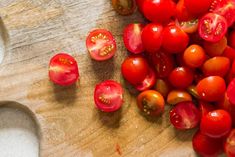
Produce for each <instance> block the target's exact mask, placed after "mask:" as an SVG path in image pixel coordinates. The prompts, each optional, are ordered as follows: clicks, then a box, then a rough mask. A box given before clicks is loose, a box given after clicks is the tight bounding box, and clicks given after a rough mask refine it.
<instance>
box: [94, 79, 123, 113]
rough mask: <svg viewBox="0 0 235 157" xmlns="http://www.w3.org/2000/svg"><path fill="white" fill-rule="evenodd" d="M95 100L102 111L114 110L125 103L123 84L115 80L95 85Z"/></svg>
mask: <svg viewBox="0 0 235 157" xmlns="http://www.w3.org/2000/svg"><path fill="white" fill-rule="evenodd" d="M94 100H95V105H96V107H97V108H98V109H100V110H101V111H104V112H114V111H116V110H118V109H119V108H120V107H121V106H122V104H123V89H122V86H121V85H120V84H119V83H117V82H116V81H113V80H106V81H104V82H101V83H99V84H97V85H96V87H95V91H94Z"/></svg>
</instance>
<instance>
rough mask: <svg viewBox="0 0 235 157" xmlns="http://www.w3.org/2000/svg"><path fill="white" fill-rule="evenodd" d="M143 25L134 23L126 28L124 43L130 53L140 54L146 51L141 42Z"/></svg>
mask: <svg viewBox="0 0 235 157" xmlns="http://www.w3.org/2000/svg"><path fill="white" fill-rule="evenodd" d="M143 28H144V25H143V24H140V23H133V24H129V25H127V26H126V27H125V28H124V31H123V41H124V45H125V47H126V48H127V49H128V51H130V52H132V53H134V54H139V53H141V52H143V51H144V46H143V43H142V40H141V34H142V30H143Z"/></svg>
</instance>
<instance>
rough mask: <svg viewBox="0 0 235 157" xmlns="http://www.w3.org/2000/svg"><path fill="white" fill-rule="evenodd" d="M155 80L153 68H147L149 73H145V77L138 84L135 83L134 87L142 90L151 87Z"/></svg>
mask: <svg viewBox="0 0 235 157" xmlns="http://www.w3.org/2000/svg"><path fill="white" fill-rule="evenodd" d="M155 82H156V74H155V72H154V70H152V69H151V68H149V73H148V74H147V76H146V77H145V79H144V80H143V81H142V82H140V83H139V84H137V85H135V88H136V89H137V90H139V91H144V90H147V89H150V88H152V87H153V86H154V84H155Z"/></svg>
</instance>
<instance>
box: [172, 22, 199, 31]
mask: <svg viewBox="0 0 235 157" xmlns="http://www.w3.org/2000/svg"><path fill="white" fill-rule="evenodd" d="M176 25H178V26H179V27H180V28H181V29H182V30H183V31H184V32H185V33H195V32H196V31H197V29H198V19H193V20H189V21H181V22H179V21H177V20H176Z"/></svg>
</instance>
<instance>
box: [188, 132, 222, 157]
mask: <svg viewBox="0 0 235 157" xmlns="http://www.w3.org/2000/svg"><path fill="white" fill-rule="evenodd" d="M192 144H193V149H194V151H195V152H197V153H198V154H199V155H200V156H202V157H216V156H219V155H220V154H221V153H222V152H223V138H211V137H208V136H206V135H204V134H202V133H201V132H200V131H197V132H196V133H195V134H194V136H193V139H192Z"/></svg>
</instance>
